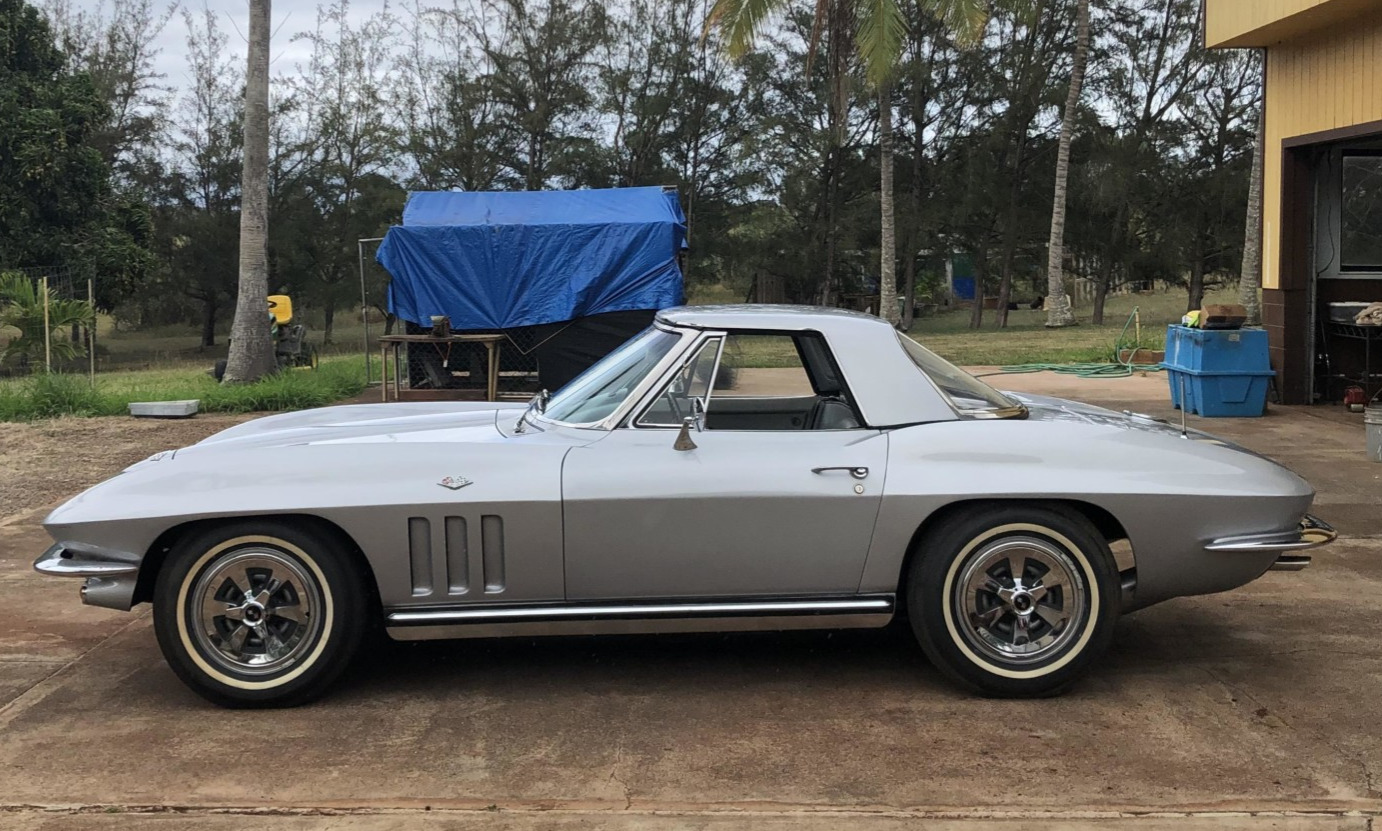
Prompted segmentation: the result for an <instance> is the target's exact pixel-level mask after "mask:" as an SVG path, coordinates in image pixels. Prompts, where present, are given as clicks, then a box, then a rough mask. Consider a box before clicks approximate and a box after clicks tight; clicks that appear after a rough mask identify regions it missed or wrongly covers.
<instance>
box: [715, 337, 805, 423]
mask: <svg viewBox="0 0 1382 831" xmlns="http://www.w3.org/2000/svg"><path fill="white" fill-rule="evenodd" d="M815 394H816V392H815V390H814V389H812V387H811V378H810V376H808V375H807V374H806V367H805V366H804V365H803V364H802V362H801V353H800V352H799V351H798V350H797V344H796V339H795V338H793V337H792V336H791V335H730V336H729V337H728V338H726V339H725V349H724V354H723V355H722V356H721V358H720V374H719V375H717V376H716V378H715V393H714V398H717V399H728V398H810V397H812V396H814V395H815ZM711 406H712V407H713V406H714V405H713V403H712V405H711Z"/></svg>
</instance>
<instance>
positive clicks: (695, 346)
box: [620, 329, 729, 430]
mask: <svg viewBox="0 0 1382 831" xmlns="http://www.w3.org/2000/svg"><path fill="white" fill-rule="evenodd" d="M687 333H688V334H691V335H694V336H695V337H693V338H691V343H690V344H689V345H687V346H686V348H685V349H683V350H682V358H681V360H679V361H677V362H676V363H674V364H672V365H671V366H663V367H657V372H658V383H656V384H653V385H651V387H650V388H649V389H647V390H644V391H643V393H642V400H640V401H639V402H638V403H637V404H635V405H634V406H633V407H630V408H629V417H628V418H627V419H626V420H625V421H623V422H621V425H620V426H623V427H626V428H628V429H631V430H677V429H680V427H681V425H680V424H675V425H672V424H642V423H640V420H641V419H642V418H643V416H644V415H645V414H646V413H647V412H648V410H649V409H651V408H652V406H653V404H655V403H657V399H658V393H660V392H662V390H663V388H664V387H666V386H667V385H668V384H670V383H671V382H672V380H673V379H674V378H675V377H676V375H677V373H679V372H681V371H682V370H683V369H685V368H686V365H687V364H689V363H690V362H691V361H693V360H695V359H696V358H697V357H698V356H699V355H700V350H701V348H702V347H703V346H704V345H705V344H706V343H707V342H708V341H712V340H718V341H719V344H718V345H717V346H716V347H715V364H714V365H713V366H712V367H711V370H710V387H709V388H708V389H707V390H706V391H705V409H706V411H707V412H708V411H709V409H710V396H711V395H712V394H713V393H714V392H715V378H716V376H718V375H719V374H720V360H721V359H722V358H723V357H724V354H725V339H726V338H727V337H729V333H728V332H724V331H720V330H717V329H693V330H688V331H687Z"/></svg>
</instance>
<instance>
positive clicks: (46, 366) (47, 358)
mask: <svg viewBox="0 0 1382 831" xmlns="http://www.w3.org/2000/svg"><path fill="white" fill-rule="evenodd" d="M43 370H44V372H49V373H51V372H52V371H53V335H52V333H51V332H50V331H49V330H48V275H46V274H45V275H44V276H43Z"/></svg>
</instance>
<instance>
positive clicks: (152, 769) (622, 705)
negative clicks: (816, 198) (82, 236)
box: [0, 374, 1382, 831]
mask: <svg viewBox="0 0 1382 831" xmlns="http://www.w3.org/2000/svg"><path fill="white" fill-rule="evenodd" d="M990 380H991V381H994V380H995V379H990ZM996 385H998V386H1002V387H1006V388H1010V389H1011V388H1017V389H1021V390H1027V391H1032V392H1046V393H1050V394H1056V395H1064V396H1069V397H1074V398H1078V399H1082V400H1087V401H1091V402H1092V403H1098V404H1103V405H1105V406H1110V407H1112V408H1114V409H1124V408H1128V409H1135V410H1139V411H1143V412H1150V413H1153V414H1156V415H1162V416H1167V417H1172V418H1176V417H1177V416H1176V415H1175V414H1174V413H1173V412H1171V411H1169V409H1168V407H1167V405H1166V389H1165V381H1164V379H1162V378H1160V377H1159V376H1155V375H1153V376H1148V377H1146V378H1128V379H1104V380H1098V381H1087V380H1082V379H1073V378H1065V377H1059V376H1052V375H1049V374H1041V375H1031V376H1011V377H1005V378H1001V379H996ZM245 418H246V417H243V416H239V417H236V416H231V417H220V416H215V417H207V416H199V417H197V418H195V419H192V420H189V421H167V422H144V421H134V420H132V419H96V420H81V421H78V420H58V421H52V422H43V423H37V424H31V425H14V424H0V828H3V829H6V831H8V829H15V830H16V831H34V829H44V831H58V830H60V831H66V829H115V828H119V829H134V830H135V831H140V829H182V828H189V827H196V828H199V829H202V828H204V829H208V830H209V831H216V829H221V828H230V827H235V828H243V827H246V826H247V825H248V826H251V827H255V828H262V829H267V831H289V830H290V829H291V830H292V831H297V830H298V829H321V828H340V829H347V831H351V830H355V831H380V829H403V828H407V829H412V828H417V829H423V831H429V830H430V829H453V830H454V831H469V829H472V828H480V827H481V826H483V827H485V828H487V829H496V830H497V831H510V830H516V829H535V828H541V829H554V831H567V829H571V830H572V831H574V830H575V829H583V831H628V830H629V829H651V831H692V829H695V831H745V830H746V829H760V828H761V829H769V831H778V830H779V829H802V831H835V829H854V828H860V829H866V831H868V830H869V829H878V830H879V831H892V829H894V828H896V829H902V828H926V829H939V830H940V831H962V829H964V830H965V831H967V830H968V829H973V828H987V829H995V831H1027V829H1058V828H1059V829H1076V831H1093V829H1110V831H1123V829H1127V831H1134V830H1136V831H1163V829H1171V828H1175V829H1188V831H1199V829H1201V828H1204V829H1209V828H1215V829H1220V828H1251V829H1259V828H1260V829H1277V830H1278V831H1316V830H1317V829H1318V830H1319V831H1324V829H1348V830H1349V831H1369V829H1372V828H1373V827H1374V826H1376V827H1377V828H1378V829H1382V822H1379V819H1378V818H1379V817H1382V719H1380V717H1382V694H1380V693H1379V691H1382V648H1379V646H1378V639H1377V633H1378V632H1380V631H1382V556H1379V555H1382V465H1379V464H1375V463H1369V462H1367V461H1366V460H1365V458H1364V453H1363V432H1362V426H1361V417H1353V416H1350V415H1347V414H1345V413H1343V412H1342V410H1341V409H1340V408H1273V410H1272V412H1271V414H1270V415H1269V416H1268V417H1266V418H1262V419H1242V420H1217V421H1205V420H1199V419H1193V418H1192V424H1193V425H1194V426H1199V427H1204V428H1206V429H1209V430H1211V431H1212V432H1216V433H1219V434H1222V435H1224V436H1225V437H1227V438H1230V439H1233V440H1235V441H1238V442H1241V443H1243V444H1245V445H1247V446H1249V447H1252V448H1254V449H1257V450H1260V451H1262V452H1265V453H1268V454H1270V455H1273V456H1275V457H1277V458H1279V459H1281V460H1282V461H1283V462H1284V463H1286V464H1287V465H1288V466H1290V467H1292V468H1293V469H1295V470H1297V471H1298V472H1300V473H1301V474H1302V475H1304V476H1305V477H1306V478H1307V479H1309V480H1310V481H1311V482H1312V483H1313V484H1315V486H1316V487H1317V488H1318V489H1319V492H1320V493H1319V496H1318V498H1317V501H1316V512H1317V513H1318V514H1320V516H1322V517H1324V518H1325V519H1327V520H1329V521H1330V522H1333V523H1334V524H1335V525H1336V526H1337V527H1338V528H1339V529H1340V531H1341V532H1342V533H1343V534H1344V538H1343V539H1341V541H1340V542H1338V543H1336V544H1335V545H1333V546H1330V547H1329V548H1326V549H1322V550H1321V552H1320V553H1319V554H1318V556H1317V557H1316V560H1315V564H1314V565H1312V566H1311V568H1309V569H1307V570H1305V571H1303V572H1299V573H1294V574H1284V573H1274V574H1269V575H1267V576H1266V577H1264V578H1263V579H1261V580H1259V581H1257V582H1256V583H1254V584H1252V585H1250V586H1248V587H1246V588H1244V589H1240V590H1238V591H1235V592H1231V593H1228V594H1223V595H1213V596H1208V597H1197V598H1185V599H1182V600H1177V601H1172V602H1170V603H1166V604H1162V605H1159V606H1156V607H1153V608H1151V609H1147V610H1144V611H1142V612H1138V613H1137V614H1134V615H1129V616H1127V617H1126V618H1124V619H1123V620H1122V621H1120V623H1119V626H1118V630H1117V633H1116V637H1115V641H1114V644H1113V646H1112V648H1111V650H1110V652H1109V654H1108V656H1107V658H1106V659H1105V660H1104V661H1103V662H1101V664H1100V665H1099V666H1098V667H1096V668H1095V670H1094V671H1093V672H1092V673H1091V675H1090V677H1089V678H1088V679H1087V680H1086V681H1085V682H1084V683H1082V684H1081V685H1079V686H1078V687H1077V688H1076V689H1075V690H1074V691H1072V692H1071V693H1069V694H1067V695H1065V696H1062V697H1059V698H1055V699H1049V700H1044V701H992V700H985V699H980V698H975V697H973V696H970V695H967V694H965V693H962V692H959V691H956V690H955V689H953V688H952V687H951V686H950V685H948V684H946V683H945V682H944V681H943V680H942V679H941V678H940V677H939V676H938V675H937V673H936V672H935V671H934V670H933V669H932V668H931V667H929V666H927V664H926V663H925V661H924V659H923V658H922V656H921V654H920V651H919V650H918V649H917V648H916V646H915V644H914V643H912V642H911V641H910V640H909V639H908V638H907V637H906V636H905V633H900V632H896V631H879V632H872V631H854V632H847V633H828V632H821V633H814V632H800V633H790V634H776V633H754V634H744V635H711V636H667V637H642V638H604V639H587V638H562V639H548V640H522V641H517V640H514V641H488V642H487V641H470V642H457V643H440V642H436V643H422V644H383V645H379V646H377V647H374V648H373V649H372V651H371V652H370V653H369V654H367V655H366V656H365V659H364V660H363V661H362V662H361V666H360V667H359V668H358V669H357V671H356V672H355V673H354V674H353V676H352V677H350V678H349V679H347V681H346V682H345V683H344V684H343V685H342V686H341V688H340V689H339V690H338V691H337V692H336V693H335V694H333V695H332V696H330V697H329V698H327V699H325V700H324V701H322V702H320V703H317V704H314V705H312V706H308V707H303V708H299V709H295V710H282V711H268V712H235V711H225V710H218V709H216V708H214V707H211V706H210V705H208V704H206V703H205V702H203V701H202V700H201V699H199V698H197V697H196V696H194V695H193V694H192V693H190V692H189V691H187V690H186V689H185V688H183V687H182V686H181V684H179V683H178V682H177V680H176V679H175V678H174V677H173V675H172V673H171V672H170V671H169V669H168V667H167V665H166V664H165V663H164V662H163V659H162V657H161V655H160V654H159V652H158V648H157V645H156V644H155V642H154V638H153V633H152V631H151V629H150V626H149V616H148V611H147V607H144V608H141V609H139V610H136V611H135V612H134V613H132V614H126V613H119V612H113V611H109V610H104V609H97V608H92V607H85V606H82V605H80V604H79V602H78V599H77V584H76V582H75V581H62V580H52V579H46V578H41V577H39V576H38V575H36V574H34V573H33V571H32V570H31V568H30V563H31V562H32V560H33V558H34V557H35V556H37V554H38V553H39V552H41V551H42V549H43V547H44V546H45V545H46V544H47V541H46V535H45V534H44V533H43V531H42V529H41V528H40V527H39V526H38V522H39V520H40V519H41V518H42V515H43V513H44V512H45V511H46V510H48V509H50V508H51V507H52V506H53V505H55V504H56V503H57V502H58V501H60V500H61V499H63V498H66V497H67V496H70V495H72V494H74V493H76V492H77V491H79V490H80V489H81V488H83V487H85V486H86V485H89V484H92V483H94V482H96V481H98V480H100V479H102V478H104V477H106V476H108V475H110V474H112V473H114V472H116V471H118V470H119V469H121V468H123V467H124V466H126V465H128V464H129V463H131V462H134V461H137V460H139V459H141V458H144V457H146V456H148V455H149V454H151V453H153V452H156V451H158V450H162V449H166V448H170V447H176V446H179V445H182V444H186V443H189V442H192V441H195V440H197V439H200V438H201V437H203V436H205V435H208V434H210V433H213V432H215V431H217V430H219V429H222V428H224V427H226V426H229V425H230V424H234V423H237V422H239V421H243V420H244V419H245ZM1168 521H1170V519H1169V518H1168Z"/></svg>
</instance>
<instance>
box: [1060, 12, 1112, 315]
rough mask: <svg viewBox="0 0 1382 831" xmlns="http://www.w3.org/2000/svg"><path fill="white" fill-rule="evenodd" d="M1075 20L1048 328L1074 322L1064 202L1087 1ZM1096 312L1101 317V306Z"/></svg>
mask: <svg viewBox="0 0 1382 831" xmlns="http://www.w3.org/2000/svg"><path fill="white" fill-rule="evenodd" d="M1076 20H1077V23H1076V34H1075V62H1074V65H1073V66H1072V67H1071V71H1070V89H1069V91H1067V92H1066V95H1065V113H1064V114H1063V115H1062V117H1061V124H1060V146H1059V148H1058V149H1057V151H1056V193H1055V196H1054V197H1053V198H1052V200H1051V239H1050V242H1049V245H1048V248H1047V251H1046V325H1047V326H1049V327H1051V328H1058V327H1061V326H1073V325H1074V323H1075V314H1074V312H1072V311H1071V309H1070V296H1069V295H1068V294H1066V293H1065V203H1066V197H1067V196H1068V193H1069V181H1070V143H1071V141H1073V139H1074V136H1075V119H1076V117H1077V116H1078V114H1079V109H1080V92H1081V90H1082V88H1083V87H1084V71H1085V64H1086V63H1088V62H1089V0H1079V5H1078V7H1077V11H1076ZM1099 311H1100V317H1101V318H1102V312H1103V307H1102V305H1101V306H1100V308H1099Z"/></svg>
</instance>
